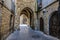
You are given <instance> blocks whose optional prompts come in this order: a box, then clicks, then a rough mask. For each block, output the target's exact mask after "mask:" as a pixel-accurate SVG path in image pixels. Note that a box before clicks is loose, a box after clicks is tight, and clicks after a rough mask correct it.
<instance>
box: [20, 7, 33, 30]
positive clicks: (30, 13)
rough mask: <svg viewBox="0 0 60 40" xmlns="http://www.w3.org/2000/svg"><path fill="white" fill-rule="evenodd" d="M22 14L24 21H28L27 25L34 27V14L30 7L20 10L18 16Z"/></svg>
mask: <svg viewBox="0 0 60 40" xmlns="http://www.w3.org/2000/svg"><path fill="white" fill-rule="evenodd" d="M23 14H24V15H25V18H24V21H28V22H29V26H30V27H31V28H32V29H34V14H33V11H32V10H31V9H30V8H28V7H26V8H24V9H23V10H22V11H21V13H20V16H21V15H23ZM25 19H26V20H25Z"/></svg>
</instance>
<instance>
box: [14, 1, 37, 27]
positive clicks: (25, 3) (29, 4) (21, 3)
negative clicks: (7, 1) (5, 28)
mask: <svg viewBox="0 0 60 40" xmlns="http://www.w3.org/2000/svg"><path fill="white" fill-rule="evenodd" d="M35 6H36V5H35V0H17V3H16V7H17V8H16V16H15V19H16V20H15V27H17V28H18V26H19V24H20V13H21V11H22V10H23V9H24V8H26V7H28V8H30V9H32V11H33V14H34V21H35V22H34V24H35V26H36V20H37V19H36V13H35ZM36 27H37V26H36Z"/></svg>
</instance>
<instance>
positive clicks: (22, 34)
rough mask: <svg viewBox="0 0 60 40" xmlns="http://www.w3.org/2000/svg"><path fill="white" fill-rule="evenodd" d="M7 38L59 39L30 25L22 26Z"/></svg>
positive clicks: (27, 39) (31, 39)
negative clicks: (33, 28) (35, 29)
mask: <svg viewBox="0 0 60 40" xmlns="http://www.w3.org/2000/svg"><path fill="white" fill-rule="evenodd" d="M6 40H58V39H57V38H54V37H51V36H49V35H46V34H44V33H43V32H41V31H34V30H32V29H31V28H30V27H28V26H21V27H20V30H19V31H15V32H14V33H12V34H11V35H10V36H9V37H8V38H7V39H6Z"/></svg>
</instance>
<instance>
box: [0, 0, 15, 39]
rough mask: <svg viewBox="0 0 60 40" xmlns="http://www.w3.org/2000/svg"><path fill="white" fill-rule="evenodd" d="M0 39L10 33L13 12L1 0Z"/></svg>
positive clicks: (12, 27)
mask: <svg viewBox="0 0 60 40" xmlns="http://www.w3.org/2000/svg"><path fill="white" fill-rule="evenodd" d="M0 6H1V7H0V11H1V12H0V24H1V25H0V37H1V39H0V40H5V38H6V37H7V36H8V35H9V34H11V33H12V32H13V30H14V14H13V13H12V12H11V10H9V9H8V8H7V7H6V5H5V4H4V3H2V1H1V2H0Z"/></svg>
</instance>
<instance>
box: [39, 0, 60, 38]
mask: <svg viewBox="0 0 60 40" xmlns="http://www.w3.org/2000/svg"><path fill="white" fill-rule="evenodd" d="M58 7H59V1H57V0H56V1H54V2H53V3H51V4H50V5H48V6H46V7H44V8H42V9H41V10H40V11H39V12H38V21H39V24H40V27H39V28H40V31H42V32H44V33H46V34H48V35H51V36H54V37H57V38H60V35H59V33H60V32H59V31H60V26H59V24H60V23H59V21H57V20H56V17H57V19H58V20H59V17H58V15H59V14H58ZM54 15H55V16H54ZM56 15H57V16H56ZM52 16H53V17H54V18H55V19H54V18H53V17H52ZM51 18H52V19H51ZM51 20H53V21H51ZM54 20H55V21H54ZM58 36H59V37H58Z"/></svg>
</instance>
